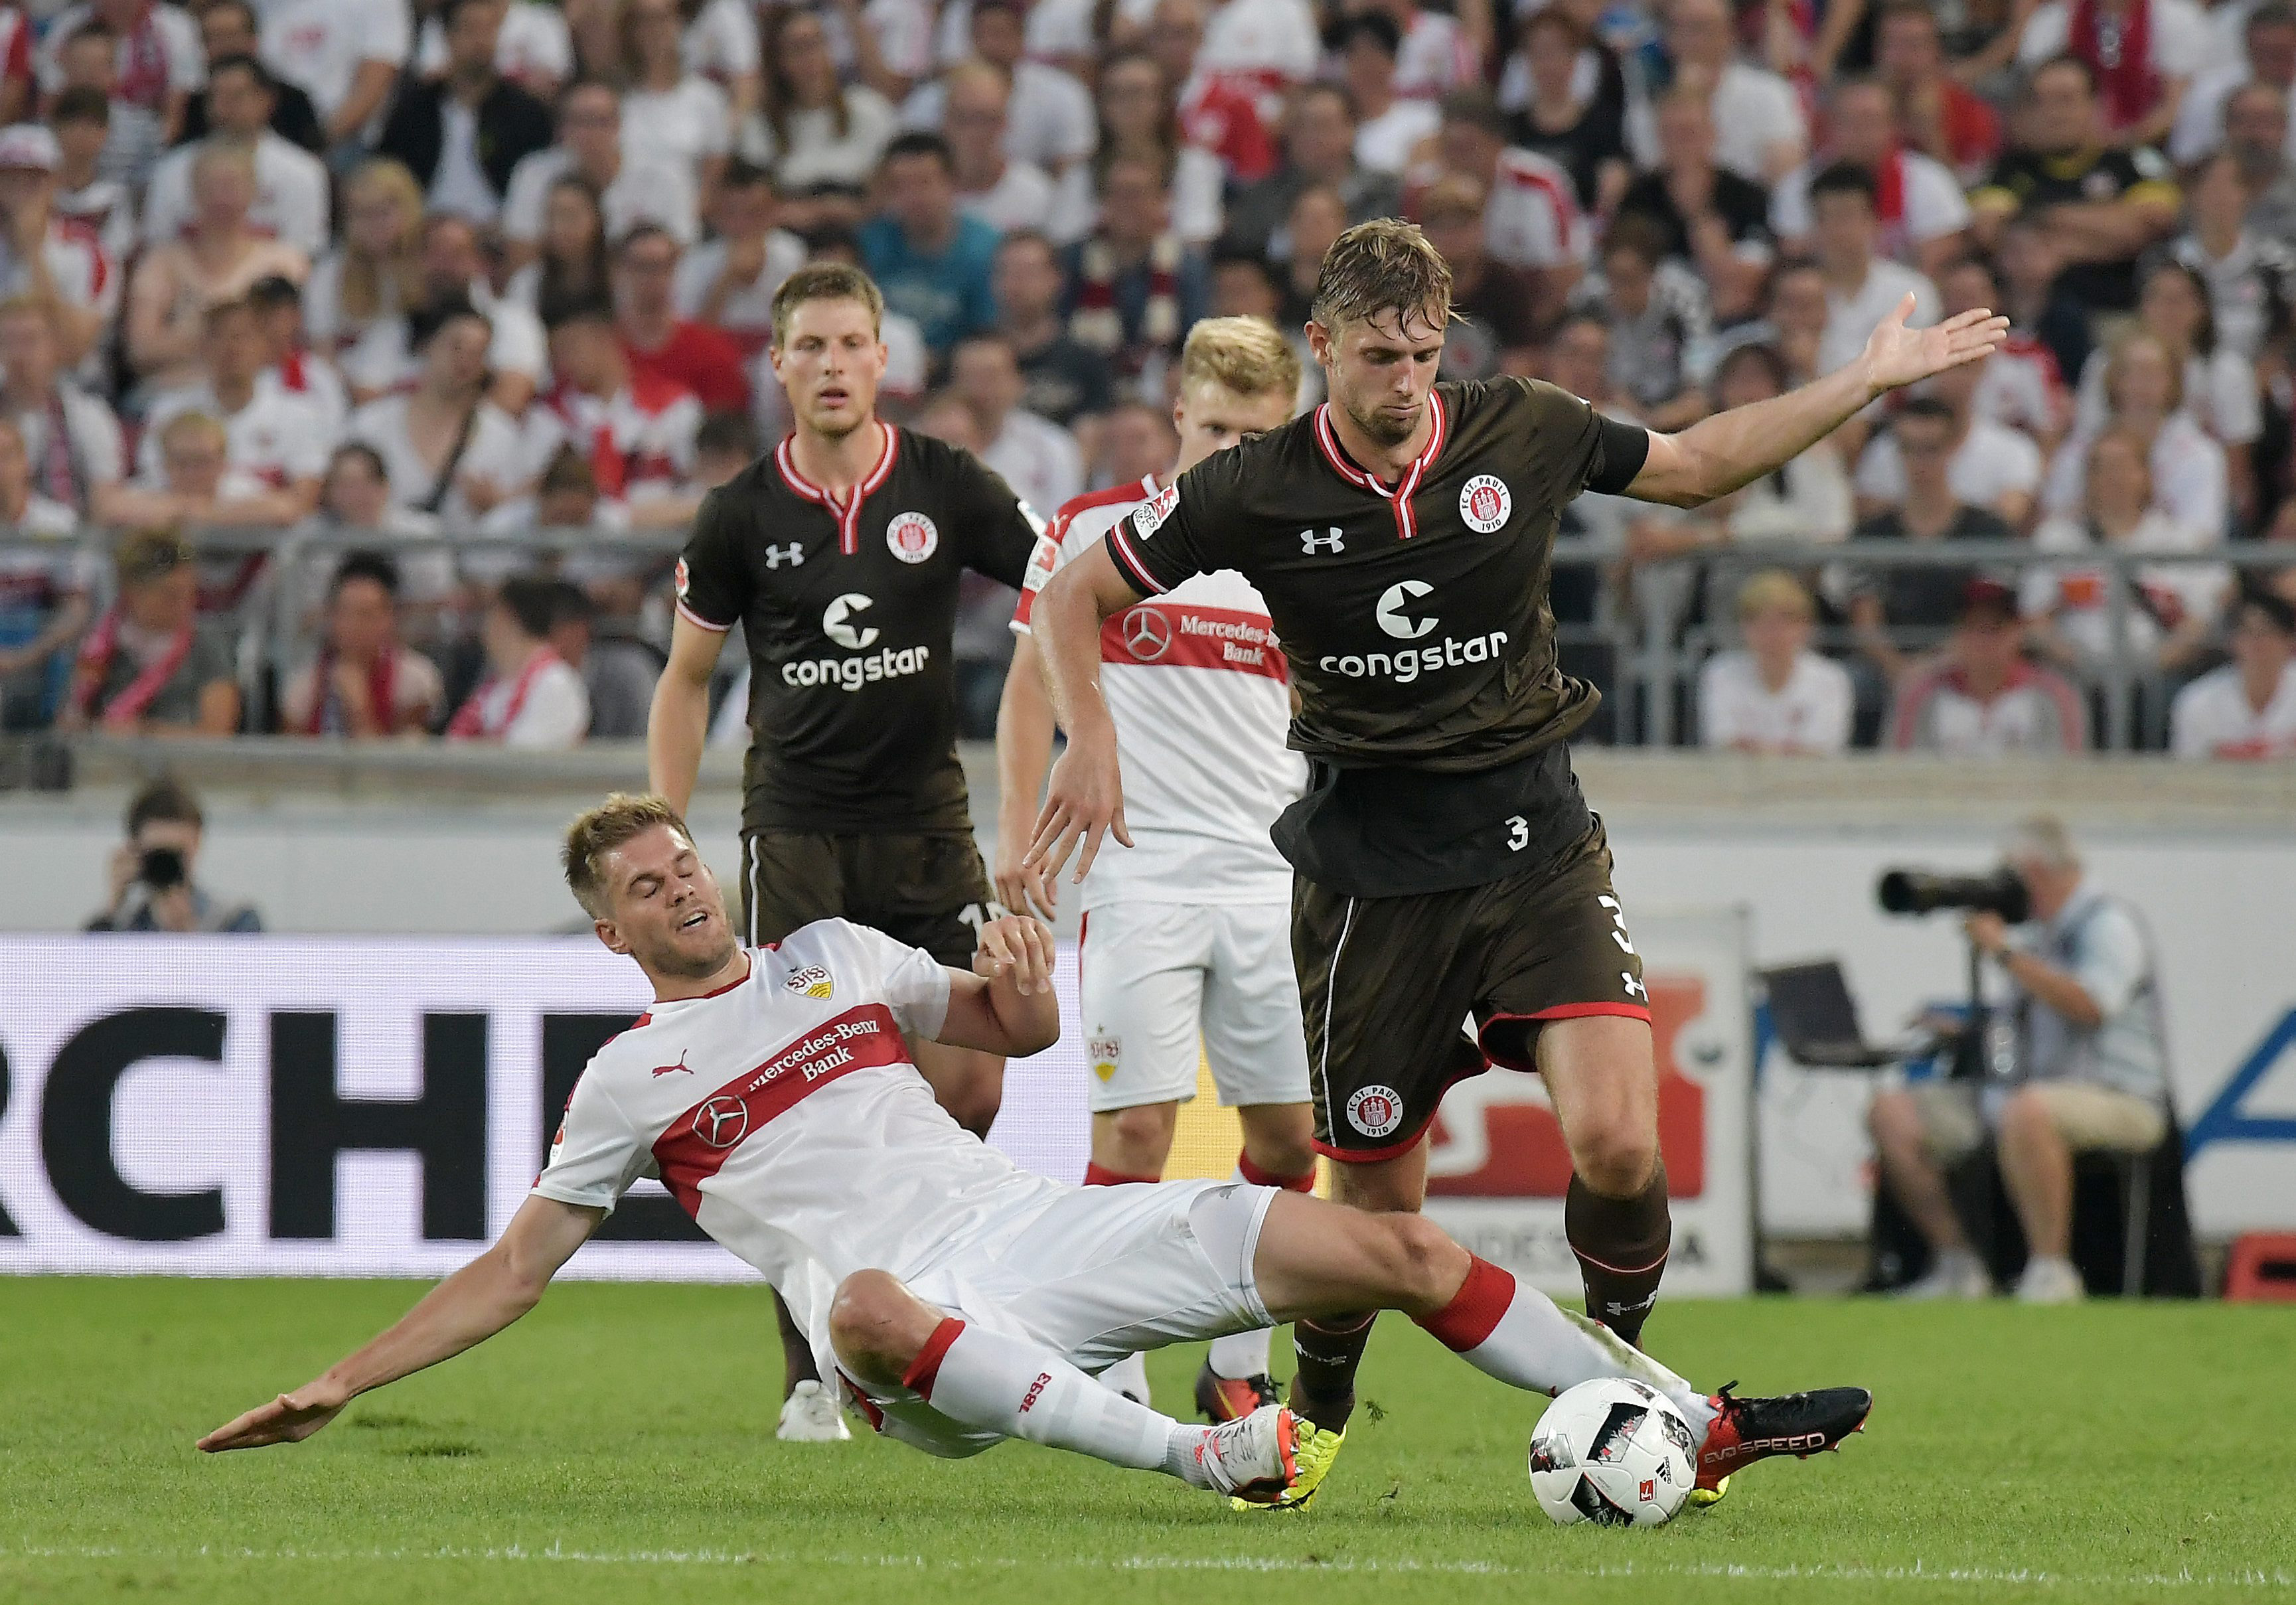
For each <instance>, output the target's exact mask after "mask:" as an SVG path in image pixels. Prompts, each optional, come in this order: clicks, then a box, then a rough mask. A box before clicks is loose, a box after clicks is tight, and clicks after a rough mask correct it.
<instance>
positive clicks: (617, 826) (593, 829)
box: [558, 791, 693, 920]
mask: <svg viewBox="0 0 2296 1605" xmlns="http://www.w3.org/2000/svg"><path fill="white" fill-rule="evenodd" d="M657 825H667V826H668V827H669V828H670V829H671V830H673V831H676V832H677V833H678V834H679V835H681V836H683V837H685V839H687V840H688V841H691V840H693V832H692V831H688V830H687V829H686V828H685V821H684V820H683V819H681V818H679V817H678V815H677V810H676V809H675V808H673V807H670V806H669V799H668V798H664V797H657V796H653V795H651V794H648V795H644V796H641V795H638V794H636V793H634V792H629V791H617V792H615V793H614V794H613V795H612V796H611V797H609V798H606V800H605V801H603V802H602V803H600V804H599V805H598V806H597V807H594V808H592V809H590V810H589V811H588V812H586V813H585V814H583V815H581V816H580V817H579V818H578V819H576V820H575V821H574V823H572V824H570V825H568V826H567V827H566V844H565V846H564V847H562V848H560V849H559V853H558V864H559V867H560V868H561V869H562V870H563V871H564V872H566V888H567V889H568V890H569V891H570V892H572V893H573V894H574V901H576V902H577V903H579V904H580V905H582V908H583V912H584V913H587V914H588V915H589V916H590V917H591V918H592V919H594V920H603V919H604V918H605V917H606V910H607V903H606V885H605V881H604V880H603V877H602V876H601V874H600V872H599V866H600V864H602V863H603V860H604V858H605V856H606V855H607V854H609V853H611V852H612V851H613V850H614V849H615V848H619V847H621V846H623V845H624V844H626V843H627V842H630V841H633V840H635V839H637V838H638V837H640V836H643V835H644V834H645V833H646V832H647V831H651V830H652V829H654V828H655V827H656V826H657Z"/></svg>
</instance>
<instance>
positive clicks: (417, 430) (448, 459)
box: [350, 301, 526, 528]
mask: <svg viewBox="0 0 2296 1605" xmlns="http://www.w3.org/2000/svg"><path fill="white" fill-rule="evenodd" d="M493 338H494V330H493V327H492V325H490V324H489V323H488V321H487V319H486V317H485V315H483V314H481V313H480V311H479V310H478V309H477V308H476V307H472V306H471V304H470V303H469V302H468V301H458V302H448V303H447V304H446V305H444V306H440V307H428V308H426V309H425V310H424V311H423V312H422V314H421V315H418V316H417V317H416V318H415V320H414V329H413V344H414V350H415V352H416V354H417V355H418V356H420V357H421V359H422V371H421V373H420V374H419V376H418V377H417V378H416V380H415V382H414V389H410V390H405V391H400V392H398V393H396V394H393V395H389V396H385V397H381V398H380V399H377V400H374V401H370V402H368V403H367V404H366V405H365V406H363V407H361V408H359V410H358V411H357V412H356V413H354V414H351V424H350V435H351V438H352V439H354V440H360V441H364V442H365V444H367V445H368V446H373V448H374V452H375V454H376V455H377V456H379V457H381V459H382V463H383V468H384V471H385V472H386V474H387V476H388V478H389V481H390V491H391V496H392V498H393V499H394V500H395V501H396V502H398V504H399V505H401V506H404V507H412V508H414V510H415V511H416V512H425V513H429V514H431V515H432V516H434V517H436V518H438V519H439V520H440V521H442V522H444V523H446V524H447V525H448V526H450V527H454V528H470V527H471V526H472V525H474V524H476V523H477V522H478V520H480V519H481V518H483V517H484V516H485V515H486V514H487V513H488V512H491V511H492V510H493V509H494V508H495V507H496V505H497V504H501V503H503V502H505V501H507V500H509V499H510V498H511V497H512V496H514V495H518V494H519V492H520V491H521V490H522V489H524V488H525V484H526V471H525V469H526V458H525V453H524V451H523V449H522V448H521V445H520V442H519V436H518V426H517V425H516V424H514V423H512V422H511V421H510V419H509V418H508V417H507V416H505V415H504V413H503V411H502V409H501V408H499V407H497V406H496V405H494V403H492V402H491V401H489V400H488V399H487V394H486V385H487V348H488V343H489V342H490V341H491V340H492V339H493Z"/></svg>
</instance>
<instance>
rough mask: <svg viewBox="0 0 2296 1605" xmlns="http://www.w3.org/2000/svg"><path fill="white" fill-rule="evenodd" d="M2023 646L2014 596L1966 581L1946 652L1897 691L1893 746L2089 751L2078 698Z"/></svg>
mask: <svg viewBox="0 0 2296 1605" xmlns="http://www.w3.org/2000/svg"><path fill="white" fill-rule="evenodd" d="M2024 644H2025V629H2024V625H2023V623H2022V621H2021V619H2020V618H2018V614H2017V597H2016V594H2015V593H2014V592H2013V591H2011V590H2010V589H2009V587H2008V586H2006V585H2002V584H2000V583H1999V582H1998V581H1996V580H1990V579H1984V578H1977V579H1972V580H1971V581H1970V582H1969V585H1968V589H1967V592H1966V594H1965V600H1964V602H1963V603H1962V610H1961V618H1960V619H1959V621H1958V622H1957V623H1956V624H1955V626H1954V628H1953V634H1952V635H1951V636H1950V637H1948V640H1947V642H1946V644H1945V650H1944V651H1941V652H1939V654H1938V655H1937V657H1936V658H1935V659H1932V660H1931V662H1930V663H1929V664H1927V665H1926V666H1924V667H1923V668H1922V669H1921V670H1920V671H1919V672H1917V673H1915V674H1911V675H1908V676H1907V677H1906V679H1905V680H1904V681H1903V682H1901V683H1900V684H1899V685H1898V696H1897V703H1896V706H1895V707H1894V708H1892V709H1891V711H1890V746H1892V747H1893V748H1895V749H1898V751H1900V752H1911V751H1927V752H1942V753H1946V754H1948V755H1950V756H1952V757H2003V756H2005V755H2007V754H2011V753H2030V754H2033V755H2036V756H2046V755H2051V754H2055V753H2065V752H2081V751H2085V750H2087V747H2088V713H2087V708H2084V707H2083V705H2082V703H2081V699H2080V694H2079V692H2076V691H2074V690H2073V688H2072V687H2071V685H2070V684H2067V683H2066V681H2065V679H2064V677H2063V676H2062V675H2059V674H2058V673H2056V672H2055V671H2054V669H2048V668H2043V667H2038V666H2037V665H2035V664H2031V663H2029V662H2027V661H2026V660H2025V656H2024Z"/></svg>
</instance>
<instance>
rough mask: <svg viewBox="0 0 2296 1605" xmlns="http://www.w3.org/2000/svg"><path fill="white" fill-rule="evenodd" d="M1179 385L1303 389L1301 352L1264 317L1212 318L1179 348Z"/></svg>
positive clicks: (1238, 390) (1282, 391) (1246, 390)
mask: <svg viewBox="0 0 2296 1605" xmlns="http://www.w3.org/2000/svg"><path fill="white" fill-rule="evenodd" d="M1180 383H1181V385H1182V387H1183V388H1185V387H1186V386H1188V385H1192V384H1199V383H1205V384H1216V385H1218V386H1219V387H1220V388H1221V389H1226V390H1232V391H1234V393H1235V394H1236V395H1238V396H1278V395H1280V396H1284V397H1292V396H1296V395H1298V394H1299V393H1300V354H1299V353H1298V352H1296V351H1294V350H1293V349H1292V342H1291V341H1289V340H1285V339H1284V338H1283V334H1282V333H1281V332H1279V331H1278V330H1277V329H1276V327H1275V324H1273V323H1269V322H1268V321H1267V319H1266V318H1260V317H1208V318H1205V319H1203V320H1202V321H1201V322H1200V323H1197V324H1196V326H1195V327H1194V328H1193V329H1191V330H1189V331H1188V343H1187V344H1186V345H1185V346H1183V347H1182V348H1180Z"/></svg>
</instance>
